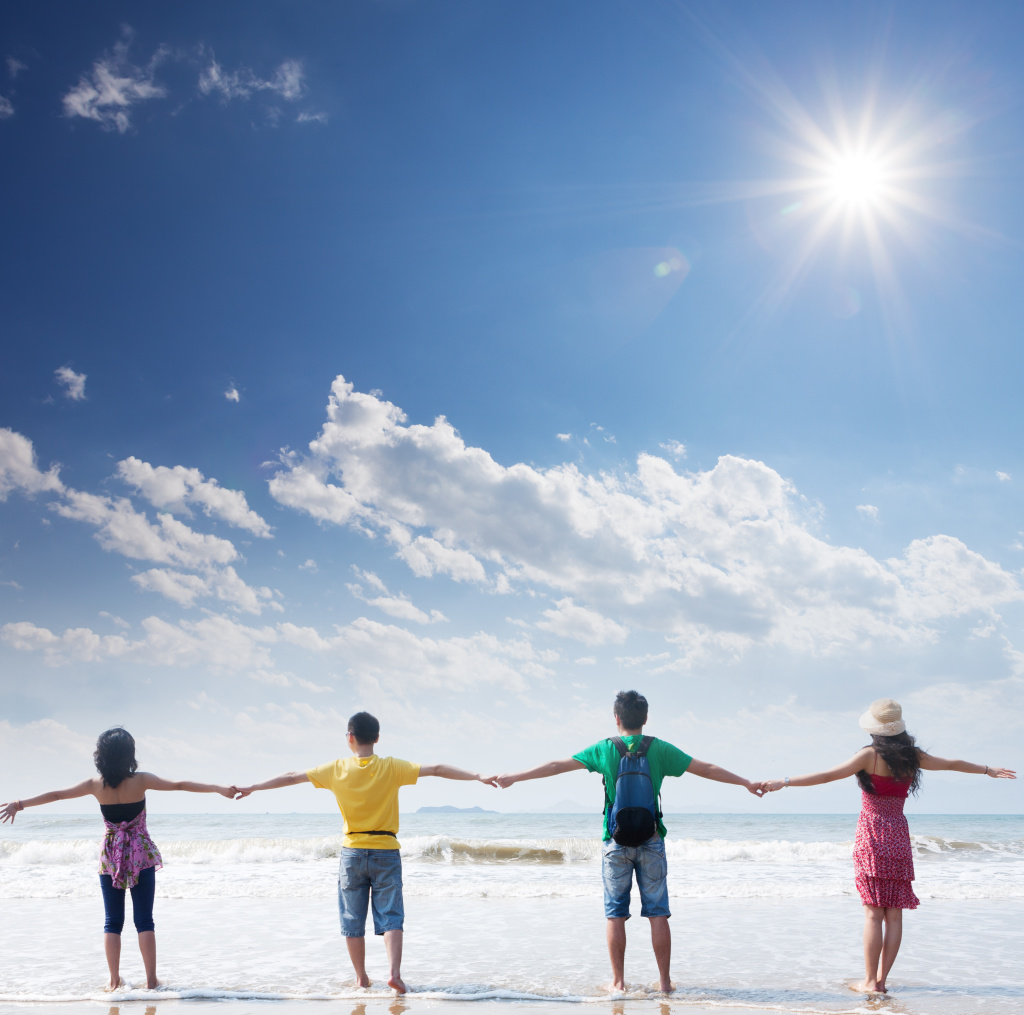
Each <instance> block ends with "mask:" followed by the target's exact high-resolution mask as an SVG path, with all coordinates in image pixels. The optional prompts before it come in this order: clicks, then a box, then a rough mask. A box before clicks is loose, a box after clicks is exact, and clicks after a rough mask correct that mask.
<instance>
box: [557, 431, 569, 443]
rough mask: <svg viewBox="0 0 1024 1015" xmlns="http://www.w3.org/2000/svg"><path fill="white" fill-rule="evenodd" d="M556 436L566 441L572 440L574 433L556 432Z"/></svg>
mask: <svg viewBox="0 0 1024 1015" xmlns="http://www.w3.org/2000/svg"><path fill="white" fill-rule="evenodd" d="M555 436H556V437H557V438H558V439H559V440H560V441H562V442H563V443H564V442H565V441H571V440H572V434H571V433H556V434H555Z"/></svg>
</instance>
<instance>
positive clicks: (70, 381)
mask: <svg viewBox="0 0 1024 1015" xmlns="http://www.w3.org/2000/svg"><path fill="white" fill-rule="evenodd" d="M53 375H54V376H55V377H56V378H57V383H58V384H63V385H64V397H65V398H70V399H71V401H72V402H81V401H82V399H84V398H85V374H76V373H75V371H74V370H72V369H71V367H68V366H64V367H58V368H57V369H56V370H54V372H53Z"/></svg>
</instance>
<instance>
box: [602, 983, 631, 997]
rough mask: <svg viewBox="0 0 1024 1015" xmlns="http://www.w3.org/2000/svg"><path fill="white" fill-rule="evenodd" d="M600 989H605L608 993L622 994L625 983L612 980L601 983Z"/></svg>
mask: <svg viewBox="0 0 1024 1015" xmlns="http://www.w3.org/2000/svg"><path fill="white" fill-rule="evenodd" d="M601 989H602V990H605V991H607V992H608V993H609V994H624V993H625V992H626V984H625V983H624V982H623V983H616V982H615V981H614V980H613V981H612V982H611V983H604V984H602V985H601Z"/></svg>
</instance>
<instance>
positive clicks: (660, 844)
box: [601, 835, 672, 920]
mask: <svg viewBox="0 0 1024 1015" xmlns="http://www.w3.org/2000/svg"><path fill="white" fill-rule="evenodd" d="M634 874H636V886H637V888H639V889H640V915H641V916H671V915H672V914H671V912H669V908H668V881H667V876H668V864H667V862H666V861H665V842H664V840H663V839H662V838H661V837H660V836H658V835H654V836H652V837H651V838H650V839H648V840H647V841H646V842H645V843H643V845H640V846H620V845H619V844H618V843H617V842H614V841H609V842H606V843H605V844H604V847H603V849H602V855H601V877H602V878H603V879H604V915H605V916H606V917H608V919H609V920H611V919H615V918H622V917H624V918H625V919H627V920H628V919H629V893H630V890H631V889H632V887H633V875H634Z"/></svg>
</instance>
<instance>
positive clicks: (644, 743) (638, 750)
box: [633, 737, 655, 758]
mask: <svg viewBox="0 0 1024 1015" xmlns="http://www.w3.org/2000/svg"><path fill="white" fill-rule="evenodd" d="M654 739H655V738H654V737H644V738H643V739H642V740H641V741H640V743H639V744H637V745H636V747H634V748H633V753H634V754H639V755H640V757H641V758H642V757H643V756H644V755H645V754H646V753H647V750H648V748H649V747H650V746H651V744H653V743H654Z"/></svg>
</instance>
